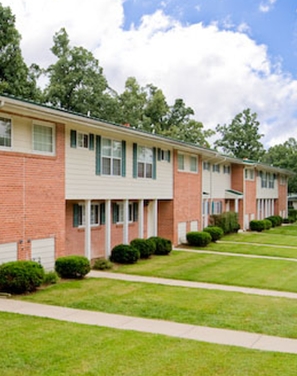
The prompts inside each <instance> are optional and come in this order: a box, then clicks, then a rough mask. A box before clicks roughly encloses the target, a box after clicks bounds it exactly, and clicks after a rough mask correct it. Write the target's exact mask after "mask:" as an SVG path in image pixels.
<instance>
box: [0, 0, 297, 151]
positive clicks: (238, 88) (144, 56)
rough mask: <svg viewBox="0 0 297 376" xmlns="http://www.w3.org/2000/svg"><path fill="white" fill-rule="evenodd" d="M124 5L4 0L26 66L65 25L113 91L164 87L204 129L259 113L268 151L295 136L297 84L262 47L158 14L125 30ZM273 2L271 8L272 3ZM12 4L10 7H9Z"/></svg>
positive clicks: (46, 56) (41, 58)
mask: <svg viewBox="0 0 297 376" xmlns="http://www.w3.org/2000/svg"><path fill="white" fill-rule="evenodd" d="M123 1H124V0H113V1H110V0H100V2H99V1H97V0H85V2H84V3H83V6H82V5H80V3H79V2H78V1H77V0H72V1H70V0H52V1H51V2H49V1H47V0H23V1H20V0H2V4H3V5H9V6H11V7H12V10H13V13H16V14H17V20H18V21H17V28H18V30H19V31H20V32H21V34H22V35H23V45H22V48H23V52H24V55H25V56H26V60H27V62H28V63H32V62H36V63H39V64H42V65H43V66H47V65H48V64H49V62H50V59H52V56H51V53H50V52H49V48H50V47H51V46H52V37H53V35H54V33H55V32H56V31H58V30H59V29H60V28H61V27H63V26H64V27H65V28H66V30H67V32H68V34H69V37H70V39H71V43H72V45H83V46H84V47H86V48H87V49H90V50H92V51H93V53H94V55H95V56H96V57H97V58H98V59H99V61H100V64H101V66H102V67H103V68H104V73H105V75H106V77H107V79H108V82H109V84H110V86H111V87H113V88H114V89H116V90H118V91H119V92H121V91H122V90H123V88H124V83H125V80H126V79H127V78H128V77H129V76H135V77H136V79H137V80H138V82H139V83H140V84H141V85H146V84H148V83H153V84H154V85H156V86H157V87H159V88H161V89H162V90H163V92H164V94H165V95H166V97H167V100H168V102H169V104H173V101H174V100H175V99H176V98H183V99H184V100H185V102H186V104H187V105H188V106H191V107H192V108H193V109H194V110H195V113H196V119H197V120H199V121H202V122H203V124H204V126H205V128H214V127H215V126H216V125H217V124H219V123H220V124H224V123H227V124H228V123H229V122H230V121H231V120H232V118H233V117H234V116H235V115H236V114H237V113H239V112H241V111H243V110H244V109H246V108H251V110H252V111H253V112H257V114H258V119H259V121H260V123H261V130H260V131H261V132H262V133H265V139H264V140H262V141H264V142H265V144H266V146H270V145H272V144H275V143H280V142H284V141H285V140H286V139H288V138H289V137H296V138H297V119H296V117H294V113H295V108H296V101H297V82H296V81H294V80H293V79H291V78H290V77H289V76H285V75H284V74H282V71H281V66H280V65H279V66H278V69H275V67H273V66H272V63H271V61H270V60H269V56H268V53H267V47H266V46H264V45H258V44H256V42H255V41H254V40H252V39H251V38H250V37H249V36H248V35H247V34H245V33H243V31H244V32H246V31H247V30H248V26H247V25H242V29H241V32H240V31H234V30H233V31H231V30H223V31H222V30H220V29H219V28H218V26H217V25H215V24H212V25H210V26H205V25H203V24H202V23H198V24H193V25H182V24H180V23H179V22H177V21H176V20H174V19H173V18H171V17H169V16H166V15H165V14H164V13H163V12H162V11H158V12H156V13H154V14H152V15H146V16H144V17H143V18H142V21H141V23H140V26H139V27H135V26H134V27H133V28H131V29H130V30H128V31H124V30H123V29H122V24H123ZM273 2H274V1H273V0H271V1H270V4H271V5H272V4H273ZM8 3H9V4H8Z"/></svg>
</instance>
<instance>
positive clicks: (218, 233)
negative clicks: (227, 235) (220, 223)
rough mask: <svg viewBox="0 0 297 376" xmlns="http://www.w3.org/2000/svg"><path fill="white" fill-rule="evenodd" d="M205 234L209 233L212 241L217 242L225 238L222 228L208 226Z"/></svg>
mask: <svg viewBox="0 0 297 376" xmlns="http://www.w3.org/2000/svg"><path fill="white" fill-rule="evenodd" d="M203 231H204V232H208V233H209V234H210V236H211V240H212V241H213V242H216V241H217V240H219V239H221V238H222V237H223V236H224V231H223V229H222V228H221V227H216V226H208V227H205V228H204V229H203Z"/></svg>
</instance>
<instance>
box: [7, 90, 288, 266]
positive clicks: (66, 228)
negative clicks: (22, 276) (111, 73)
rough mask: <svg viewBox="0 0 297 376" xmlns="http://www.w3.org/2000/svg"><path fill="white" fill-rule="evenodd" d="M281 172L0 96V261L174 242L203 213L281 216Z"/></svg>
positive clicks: (202, 220)
mask: <svg viewBox="0 0 297 376" xmlns="http://www.w3.org/2000/svg"><path fill="white" fill-rule="evenodd" d="M289 175H290V172H288V171H285V170H282V169H278V168H274V167H271V166H267V165H263V164H259V163H253V162H251V161H245V160H240V159H236V158H231V157H226V156H223V155H220V154H219V153H217V152H216V151H214V150H210V149H205V148H201V147H198V146H194V145H192V144H187V143H184V142H179V141H176V140H171V139H168V138H164V137H161V136H158V135H153V134H149V133H145V132H142V131H139V130H136V129H133V128H130V127H127V126H122V125H116V124H112V123H108V122H105V121H101V120H98V119H93V118H91V117H88V116H84V115H80V114H75V113H71V112H67V111H64V110H60V109H55V108H52V107H48V106H44V105H39V104H36V103H32V102H28V101H24V100H20V99H16V98H12V97H8V96H0V177H1V179H0V222H1V227H0V263H2V262H6V261H10V260H17V259H24V260H29V259H34V260H38V261H40V262H41V263H42V264H43V265H44V266H45V268H46V269H51V268H53V265H54V260H55V259H56V258H57V257H59V256H63V255H70V254H79V255H86V256H87V257H88V258H89V259H93V258H97V257H108V256H109V255H110V252H111V249H112V248H113V247H114V246H115V245H116V244H119V243H129V242H130V241H131V240H132V239H134V238H137V237H140V238H147V237H150V236H155V235H159V236H163V237H166V238H169V239H171V240H172V242H173V244H174V245H177V244H179V243H181V242H183V241H185V236H186V233H187V232H188V231H190V230H201V229H202V228H203V227H205V226H207V225H208V223H209V216H210V215H211V214H218V213H221V212H223V211H236V212H238V217H239V222H240V225H241V228H243V229H248V224H249V221H250V220H251V219H254V218H258V219H260V218H264V217H265V216H268V215H272V214H279V215H281V216H282V217H285V216H287V178H288V176H289Z"/></svg>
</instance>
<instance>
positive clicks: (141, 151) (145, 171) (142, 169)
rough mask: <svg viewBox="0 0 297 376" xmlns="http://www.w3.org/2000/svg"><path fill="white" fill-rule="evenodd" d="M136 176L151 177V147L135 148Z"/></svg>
mask: <svg viewBox="0 0 297 376" xmlns="http://www.w3.org/2000/svg"><path fill="white" fill-rule="evenodd" d="M137 171H138V173H137V176H138V177H139V178H152V177H153V149H152V148H147V147H145V146H138V149H137Z"/></svg>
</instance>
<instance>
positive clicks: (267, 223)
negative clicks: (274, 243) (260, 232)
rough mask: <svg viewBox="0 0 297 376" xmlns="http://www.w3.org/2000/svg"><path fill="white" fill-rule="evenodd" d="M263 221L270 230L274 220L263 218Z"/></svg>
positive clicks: (266, 228)
mask: <svg viewBox="0 0 297 376" xmlns="http://www.w3.org/2000/svg"><path fill="white" fill-rule="evenodd" d="M263 221H264V228H265V230H270V229H271V227H272V222H271V221H270V219H263Z"/></svg>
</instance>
